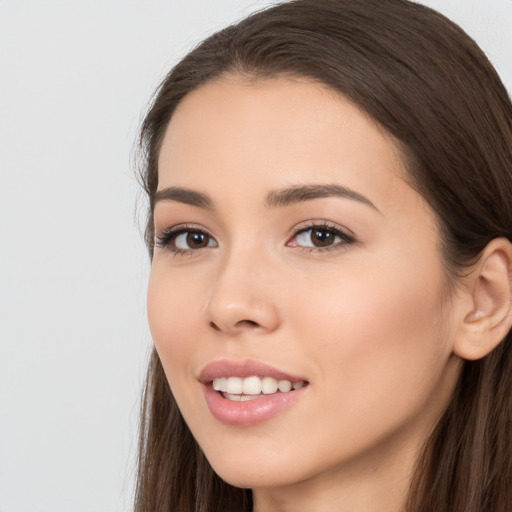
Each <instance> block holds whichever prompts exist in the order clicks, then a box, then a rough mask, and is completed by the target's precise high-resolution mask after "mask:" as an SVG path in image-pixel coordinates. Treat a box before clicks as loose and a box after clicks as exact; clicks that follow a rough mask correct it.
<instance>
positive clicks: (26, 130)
mask: <svg viewBox="0 0 512 512" xmlns="http://www.w3.org/2000/svg"><path fill="white" fill-rule="evenodd" d="M268 3H270V2H268V1H254V0H251V1H250V0H194V1H189V0H167V1H163V0H161V1H157V0H145V1H143V0H138V1H136V0H110V1H105V0H88V1H86V0H82V1H73V0H67V1H65V0H61V1H56V0H48V1H41V0H39V1H27V0H0V176H1V181H0V244H1V245H0V512H103V511H108V512H110V511H112V512H120V511H129V510H130V509H131V500H132V492H133V474H134V455H135V453H136V433H137V418H138V407H139V394H140V387H141V382H142V379H143V374H144V369H145V365H146V361H147V355H148V353H149V348H150V343H151V341H150V335H149V332H148V329H147V325H146V319H145V286H146V279H147V274H148V269H149V263H148V259H147V257H146V254H145V249H144V247H143V244H142V239H141V236H140V231H139V228H138V227H137V222H136V221H135V212H136V207H135V203H136V195H137V185H136V181H135V179H134V172H133V168H132V167H131V160H130V159H131V155H132V149H133V144H134V141H135V138H136V132H137V128H138V125H139V122H140V118H141V115H142V112H143V111H144V110H145V107H146V105H147V102H148V100H149V97H150V95H151V93H152V91H153V90H154V88H155V86H156V85H157V84H158V83H159V81H160V79H161V78H162V77H163V75H164V73H165V72H167V70H168V69H169V68H170V67H171V65H172V64H173V63H174V62H176V60H177V59H178V58H179V57H180V56H182V55H183V54H184V53H185V52H186V51H187V50H188V49H190V48H191V46H192V45H193V44H194V43H197V42H198V41H200V40H201V39H202V38H203V37H204V36H205V35H207V34H209V33H211V32H212V31H214V30H216V29H219V28H221V27H223V26H224V25H226V24H227V23H229V22H231V21H234V20H236V19H238V18H240V17H241V16H242V15H243V14H247V13H249V12H250V11H252V10H255V9H257V8H260V7H263V6H265V5H267V4H268ZM425 3H427V4H428V5H431V6H433V7H436V8H438V9H440V10H441V11H442V12H444V13H446V14H447V15H448V16H449V17H451V18H452V19H454V20H455V21H457V22H458V23H460V24H461V25H462V26H463V27H464V28H465V29H466V30H467V31H468V32H469V33H470V34H471V35H472V36H473V37H474V38H475V39H476V40H477V41H478V42H479V43H480V44H481V46H482V47H483V48H484V50H485V51H486V52H487V54H488V55H489V57H490V58H491V60H492V61H493V62H494V64H495V66H496V67H497V69H498V71H499V72H500V73H501V75H502V78H503V79H504V81H505V83H506V84H507V86H508V88H509V90H512V0H486V1H485V2H484V1H482V0H430V1H428V2H427V1H425Z"/></svg>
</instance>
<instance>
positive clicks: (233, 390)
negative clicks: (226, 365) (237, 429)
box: [213, 375, 305, 401]
mask: <svg viewBox="0 0 512 512" xmlns="http://www.w3.org/2000/svg"><path fill="white" fill-rule="evenodd" d="M304 385H305V382H304V381H299V382H293V383H292V382H291V381H289V380H286V379H283V380H279V381H278V380H276V379H274V378H273V377H263V378H260V377H257V376H256V375H253V376H251V377H246V378H245V379H242V378H241V377H216V378H215V379H213V389H215V391H220V392H221V393H225V394H227V395H225V398H228V399H229V400H237V401H245V400H251V399H252V397H257V396H258V395H261V394H262V393H263V394H264V395H271V394H274V393H276V392H277V390H279V391H280V392H281V393H287V392H288V391H291V390H292V389H294V390H295V389H300V388H302V387H303V386H304Z"/></svg>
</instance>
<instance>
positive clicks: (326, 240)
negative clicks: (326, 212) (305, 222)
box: [310, 229, 336, 247]
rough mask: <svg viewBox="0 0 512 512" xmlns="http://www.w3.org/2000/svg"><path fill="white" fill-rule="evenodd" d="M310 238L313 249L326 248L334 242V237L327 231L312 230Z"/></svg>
mask: <svg viewBox="0 0 512 512" xmlns="http://www.w3.org/2000/svg"><path fill="white" fill-rule="evenodd" d="M310 238H311V243H312V244H313V245H314V246H315V247H327V246H329V245H332V244H333V243H335V241H336V235H335V234H334V233H333V232H332V231H329V230H327V229H312V230H311V235H310Z"/></svg>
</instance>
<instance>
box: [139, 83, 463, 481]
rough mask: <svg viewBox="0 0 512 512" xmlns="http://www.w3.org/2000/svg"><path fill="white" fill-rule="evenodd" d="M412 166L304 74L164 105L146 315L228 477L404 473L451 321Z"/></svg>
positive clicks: (434, 387)
mask: <svg viewBox="0 0 512 512" xmlns="http://www.w3.org/2000/svg"><path fill="white" fill-rule="evenodd" d="M404 176H405V172H404V169H403V167H402V162H401V160H400V155H399V152H398V150H397V147H396V145H395V144H394V142H393V140H392V139H391V137H390V136H389V135H387V134H386V133H385V132H384V131H383V129H381V128H379V127H378V126H377V125H376V124H375V123H374V122H372V120H371V119H369V118H368V117H367V116H366V115H364V114H362V113H361V112H360V111H359V110H358V109H357V108H355V107H354V106H353V105H352V104H351V103H349V102H348V101H346V100H345V99H343V98H342V97H340V96H338V95H336V94H334V93H333V92H331V91H329V90H328V89H326V88H325V87H322V86H320V85H318V84H314V83H312V82H308V81H306V80H304V81H292V80H287V79H284V78H283V79H272V80H265V81H257V82H248V81H244V80H243V79H241V78H237V77H236V76H233V77H230V78H226V79H223V80H220V81H216V82H213V83H209V84H207V85H205V86H203V87H202V88H200V89H198V90H196V91H194V92H192V93H191V94H189V95H188V96H187V97H186V98H185V99H184V100H183V101H182V103H181V104H180V105H179V107H178V109H177V111H176V112H175V114H174V116H173V118H172V120H171V122H170V124H169V127H168V129H167V132H166V134H165V138H164V140H163V145H162V148H161V153H160V158H159V183H158V191H159V192H158V195H157V202H156V206H155V212H154V214H155V230H156V236H157V240H158V243H157V247H156V248H155V253H154V259H153V266H152V272H151V278H150V284H149V292H148V310H149V322H150V327H151V331H152V335H153V338H154V343H155V345H156V348H157V351H158V353H159V355H160V358H161V360H162V363H163V367H164V369H165V372H166V375H167V378H168V380H169V383H170V386H171V389H172V392H173V394H174V396H175V398H176V400H177V403H178V405H179V407H180V410H181V412H182V414H183V417H184V419H185V421H186V422H187V424H188V426H189V428H190V430H191V431H192V433H193V435H194V436H195V438H196V439H197V441H198V443H199V444H200V446H201V447H202V449H203V450H204V452H205V454H206V456H207V458H208V459H209V461H210V463H211V464H212V466H213V468H214V469H215V470H216V471H217V472H218V474H219V475H220V476H221V477H222V478H224V479H225V480H226V481H228V482H229V483H232V484H234V485H237V486H242V487H252V488H256V489H258V488H261V489H263V488H268V487H279V486H287V485H290V484H295V483H298V482H303V483H304V482H305V481H317V482H320V481H322V482H327V481H330V482H332V481H335V480H336V479H338V478H347V477H349V478H353V477H354V475H355V474H359V473H358V472H361V473H365V471H367V470H369V471H373V473H375V474H378V473H379V471H382V472H384V471H385V472H388V471H389V465H390V464H392V465H394V466H396V468H402V469H396V468H395V469H396V471H397V472H396V473H395V475H396V476H397V477H398V478H401V477H403V476H404V475H403V474H402V473H403V472H405V473H407V472H408V471H409V470H410V467H411V464H412V462H413V460H414V457H415V455H416V453H417V450H418V449H419V446H420V445H421V443H422V442H423V441H424V439H425V436H426V435H427V433H428V432H429V430H430V429H431V428H432V426H433V424H435V422H436V421H437V420H438V419H439V417H440V415H441V414H442V411H443V409H444V407H445V406H446V404H447V401H448V399H449V396H450V394H451V392H452V390H453V386H454V382H455V380H456V377H457V375H458V372H459V364H458V361H457V359H456V358H455V357H454V356H453V355H452V346H451V341H452V338H453V330H454V327H453V326H454V325H455V319H454V314H453V311H452V309H450V308H451V306H449V304H450V302H449V301H448V300H447V284H446V278H445V273H444V270H443V267H442V263H441V258H440V254H439V247H438V245H439V243H438V242H439V236H438V231H437V228H436V223H435V220H434V217H433V214H432V212H431V210H430V208H429V206H428V205H427V204H426V203H425V201H424V200H423V199H422V197H421V196H420V195H419V194H418V193H417V192H415V191H414V190H413V189H412V188H411V187H410V186H409V185H408V184H407V183H406V181H405V178H404ZM255 377H256V378H255ZM276 386H277V390H276ZM214 388H220V391H217V390H216V389H214ZM290 388H291V389H290ZM295 388H296V389H295ZM289 389H290V390H289ZM262 390H263V391H262ZM404 468H405V469H404ZM301 485H303V484H301Z"/></svg>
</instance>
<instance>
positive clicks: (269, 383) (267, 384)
mask: <svg viewBox="0 0 512 512" xmlns="http://www.w3.org/2000/svg"><path fill="white" fill-rule="evenodd" d="M261 391H262V392H263V394H264V395H271V394H273V393H275V392H276V391H277V380H276V379H274V378H272V377H263V379H262V380H261Z"/></svg>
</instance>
